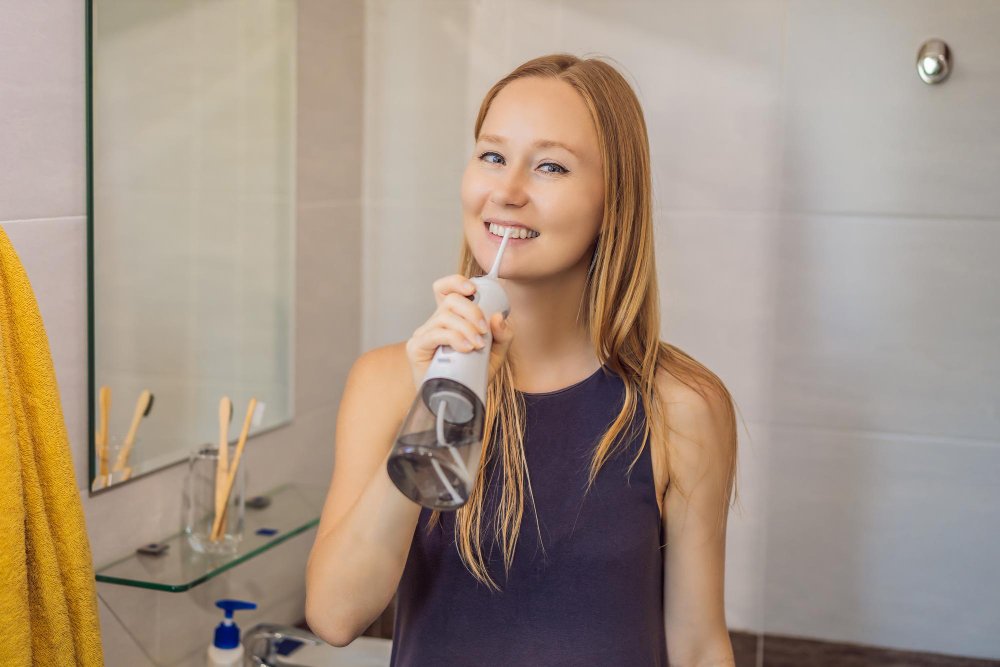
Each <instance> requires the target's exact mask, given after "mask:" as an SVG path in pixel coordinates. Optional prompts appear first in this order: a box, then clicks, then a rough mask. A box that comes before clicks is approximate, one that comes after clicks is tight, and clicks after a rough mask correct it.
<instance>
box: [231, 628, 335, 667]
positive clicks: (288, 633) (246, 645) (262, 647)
mask: <svg viewBox="0 0 1000 667" xmlns="http://www.w3.org/2000/svg"><path fill="white" fill-rule="evenodd" d="M282 639H294V640H296V641H300V642H305V643H306V644H310V645H313V646H319V645H321V644H325V643H326V642H324V641H323V640H322V639H320V638H319V637H317V636H316V635H314V634H312V633H311V632H306V631H305V630H299V629H298V628H292V627H289V626H287V625H274V624H272V623H258V624H257V625H255V626H253V627H252V628H250V629H249V630H248V631H247V632H246V633H245V634H244V635H243V649H244V664H245V665H246V666H247V667H278V666H279V665H280V666H285V667H292V666H293V665H294V664H295V663H293V662H290V661H287V660H285V659H284V658H282V657H281V656H279V655H278V652H277V650H276V647H275V644H277V643H278V642H280V641H281V640H282Z"/></svg>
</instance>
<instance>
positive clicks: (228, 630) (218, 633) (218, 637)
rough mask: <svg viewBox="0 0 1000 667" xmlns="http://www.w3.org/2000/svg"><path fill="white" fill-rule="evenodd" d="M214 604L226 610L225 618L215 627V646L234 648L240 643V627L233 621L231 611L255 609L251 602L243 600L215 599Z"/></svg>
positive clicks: (255, 606)
mask: <svg viewBox="0 0 1000 667" xmlns="http://www.w3.org/2000/svg"><path fill="white" fill-rule="evenodd" d="M215 606H216V607H218V608H219V609H222V610H224V611H225V612H226V618H225V620H223V621H222V623H219V625H217V626H216V628H215V641H214V642H213V644H214V645H215V648H236V647H237V646H239V645H240V627H239V626H238V625H236V623H235V622H233V612H234V611H237V610H238V609H256V608H257V605H256V604H254V603H253V602H244V601H243V600H217V601H216V602H215Z"/></svg>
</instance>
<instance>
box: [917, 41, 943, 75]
mask: <svg viewBox="0 0 1000 667" xmlns="http://www.w3.org/2000/svg"><path fill="white" fill-rule="evenodd" d="M950 73H951V49H949V48H948V45H947V44H945V43H944V41H943V40H940V39H929V40H927V41H926V42H924V44H923V46H921V47H920V51H919V52H917V74H919V75H920V78H921V79H923V82H924V83H941V82H942V81H944V80H945V79H947V78H948V75H949V74H950Z"/></svg>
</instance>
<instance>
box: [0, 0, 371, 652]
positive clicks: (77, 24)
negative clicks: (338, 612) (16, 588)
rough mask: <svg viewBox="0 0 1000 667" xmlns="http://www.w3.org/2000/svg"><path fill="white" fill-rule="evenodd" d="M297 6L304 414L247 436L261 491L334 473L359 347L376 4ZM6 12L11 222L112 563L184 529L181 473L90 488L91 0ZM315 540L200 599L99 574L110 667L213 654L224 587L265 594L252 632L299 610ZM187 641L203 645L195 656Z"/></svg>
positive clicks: (198, 592) (6, 169) (5, 195)
mask: <svg viewBox="0 0 1000 667" xmlns="http://www.w3.org/2000/svg"><path fill="white" fill-rule="evenodd" d="M297 4H298V12H299V36H298V39H299V46H298V48H299V71H298V89H299V91H300V97H299V101H298V108H299V116H298V119H297V125H298V137H299V138H298V167H297V170H298V173H299V183H298V211H299V215H298V221H297V227H296V237H297V271H296V277H295V280H296V282H295V292H296V297H297V300H296V304H295V332H296V333H295V350H296V359H295V369H294V376H295V378H296V386H295V406H296V414H295V418H294V422H293V424H291V425H290V426H287V427H284V428H280V429H277V430H275V431H271V432H269V433H266V434H263V435H262V436H259V437H255V438H253V439H252V440H251V441H250V442H249V443H248V446H247V450H246V455H245V456H246V459H245V460H246V462H247V467H248V472H249V475H250V478H249V483H250V486H251V489H250V490H251V492H254V491H258V492H259V491H263V490H266V489H267V488H270V487H273V486H275V485H277V484H279V483H282V482H284V481H288V480H292V479H301V480H305V481H309V482H314V483H320V484H326V483H328V482H329V476H330V472H331V470H332V462H333V432H334V423H335V417H336V408H337V405H338V402H339V399H340V392H341V391H342V387H343V382H344V379H345V378H346V374H347V371H348V369H349V368H350V365H351V363H352V362H353V361H354V359H355V358H356V357H357V355H358V352H359V350H360V338H359V327H358V320H359V318H360V312H361V311H360V303H361V302H360V298H361V291H360V288H359V286H358V276H359V275H360V271H361V267H360V244H361V213H360V178H361V176H360V169H359V166H358V165H359V164H360V161H361V86H362V79H361V70H360V67H359V63H360V61H361V57H362V38H363V31H362V22H363V15H364V11H363V6H362V5H361V3H360V2H353V1H348V0H343V1H338V2H327V1H326V0H299V2H298V3H297ZM0 14H2V17H0V100H2V102H0V114H2V120H3V122H2V125H0V156H3V157H2V160H0V223H2V224H3V226H4V230H5V231H6V232H7V233H8V234H9V235H10V237H11V239H12V241H13V243H14V246H15V248H16V250H17V251H18V253H19V255H20V257H21V260H22V262H23V263H24V264H25V267H26V269H27V271H28V276H29V279H30V280H31V282H32V286H33V288H34V290H35V293H36V296H37V298H38V301H39V305H40V308H41V311H42V317H43V319H44V321H45V325H46V329H47V331H48V335H49V343H50V345H51V348H52V354H53V358H54V362H55V368H56V374H57V377H58V381H59V387H60V392H61V397H62V406H63V411H64V415H65V419H66V425H67V428H68V430H69V435H70V441H71V446H72V453H73V458H74V461H75V463H76V471H77V483H78V486H79V488H80V490H81V494H82V497H83V502H84V509H85V511H86V518H87V526H88V532H89V535H90V541H91V548H92V550H93V554H94V560H95V562H96V563H97V564H103V563H106V562H108V561H110V560H113V559H115V558H117V557H119V556H121V555H124V554H126V553H129V552H131V550H132V549H134V548H135V547H136V546H137V545H139V544H141V543H144V542H146V541H152V540H156V539H159V538H161V537H164V536H165V535H168V534H171V533H173V532H175V531H176V530H177V526H178V521H179V512H180V489H181V481H182V476H183V468H182V467H173V468H170V469H167V470H164V471H161V472H159V473H156V474H154V475H150V476H148V477H145V478H142V479H139V480H136V481H135V482H132V483H129V484H126V485H124V486H122V487H120V488H118V489H115V490H113V491H109V492H107V493H104V494H101V495H98V496H94V497H93V498H91V497H89V496H88V494H87V491H86V480H87V470H86V456H87V428H88V420H87V381H88V378H87V311H86V303H87V300H86V221H85V217H84V216H85V211H86V198H85V177H86V165H85V162H84V154H85V134H84V92H85V91H84V47H85V41H84V38H85V31H84V3H82V2H78V1H77V0H53V1H52V2H7V3H3V6H2V9H0ZM312 539H313V532H312V531H310V532H308V533H306V534H304V535H302V536H299V537H297V538H293V539H292V540H290V541H289V542H287V543H285V544H284V545H282V546H280V547H278V548H277V549H275V550H274V551H273V552H271V553H270V554H268V555H267V556H264V557H261V558H260V559H259V560H256V561H252V562H250V563H247V564H245V565H243V566H241V567H238V568H235V569H233V570H231V571H230V572H229V573H227V574H225V575H222V576H220V577H219V578H217V579H215V580H213V581H212V582H209V583H208V584H205V585H203V586H200V587H197V588H195V589H193V590H192V592H191V593H189V594H186V595H185V594H167V593H153V592H142V591H139V590H138V589H125V588H124V587H119V586H112V585H108V584H100V585H99V588H98V592H99V594H100V595H101V597H102V603H101V625H102V633H103V639H104V648H105V654H106V658H107V664H108V665H109V666H110V667H118V666H119V665H121V666H126V665H127V666H128V667H146V666H147V665H150V664H152V662H151V661H150V657H149V655H147V654H146V653H145V652H144V650H143V648H140V644H142V645H143V646H144V648H145V650H146V651H152V653H153V654H159V655H171V656H176V657H177V658H178V660H180V662H175V663H174V664H192V665H194V664H198V665H200V664H202V661H203V653H202V652H201V651H202V650H203V645H207V643H208V642H209V641H210V638H211V631H212V628H213V627H214V624H215V623H216V622H217V621H216V615H217V613H218V611H217V610H215V609H214V608H213V607H212V606H211V605H212V602H213V601H214V600H215V599H216V598H219V597H228V596H246V597H248V598H249V599H253V600H255V601H257V602H258V603H261V605H262V609H261V610H259V611H258V612H254V613H251V614H248V615H247V616H245V617H244V624H245V625H244V627H247V626H248V625H250V624H252V623H253V622H255V621H256V620H263V619H267V620H269V621H275V622H295V621H298V620H300V619H301V618H302V616H303V612H302V610H303V601H304V583H303V569H304V565H305V558H306V556H307V554H308V549H309V547H310V545H311V543H312ZM278 565H280V567H278ZM105 600H111V605H108V604H106V603H105V602H104V601H105ZM116 614H118V615H120V616H122V617H123V618H124V620H125V622H126V625H128V626H129V631H126V629H125V627H124V626H123V625H122V623H121V622H120V621H119V619H118V618H117V617H116ZM137 615H138V616H139V617H140V619H141V620H137V619H136V616H137ZM129 632H132V633H133V634H134V635H136V636H137V637H139V638H140V639H141V641H140V642H136V641H135V640H134V639H133V637H132V636H130V634H129ZM172 643H173V644H174V646H171V644H172ZM188 649H193V650H194V651H195V652H194V653H193V654H192V655H190V656H189V659H187V660H184V659H183V654H184V653H185V652H187V651H188Z"/></svg>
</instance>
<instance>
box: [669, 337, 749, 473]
mask: <svg viewBox="0 0 1000 667" xmlns="http://www.w3.org/2000/svg"><path fill="white" fill-rule="evenodd" d="M688 360H690V361H691V362H693V363H694V365H693V366H690V365H688V364H686V365H685V366H684V368H683V370H675V369H667V368H662V367H661V368H659V369H658V370H657V374H656V384H657V388H658V390H659V395H660V400H661V404H662V407H663V412H664V417H665V419H666V425H667V437H666V443H665V446H666V448H667V456H668V457H669V460H670V468H671V470H672V472H673V473H674V475H678V474H679V475H680V477H681V478H682V479H684V480H692V479H693V478H695V479H696V478H699V477H701V476H703V475H704V474H705V473H706V472H708V470H707V468H712V467H715V466H716V465H717V464H718V465H721V466H722V467H723V468H728V467H730V466H731V461H732V457H733V456H734V455H735V447H736V442H735V440H736V439H735V418H734V411H733V403H732V397H731V396H730V394H729V391H728V390H727V389H726V387H725V385H724V384H723V383H722V381H721V380H720V379H719V377H718V376H717V375H716V374H715V373H713V372H712V371H711V370H709V369H708V368H707V367H706V366H704V365H703V364H701V363H699V362H696V361H694V360H693V359H691V358H690V357H688ZM725 474H726V473H725V472H723V475H724V476H725Z"/></svg>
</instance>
